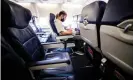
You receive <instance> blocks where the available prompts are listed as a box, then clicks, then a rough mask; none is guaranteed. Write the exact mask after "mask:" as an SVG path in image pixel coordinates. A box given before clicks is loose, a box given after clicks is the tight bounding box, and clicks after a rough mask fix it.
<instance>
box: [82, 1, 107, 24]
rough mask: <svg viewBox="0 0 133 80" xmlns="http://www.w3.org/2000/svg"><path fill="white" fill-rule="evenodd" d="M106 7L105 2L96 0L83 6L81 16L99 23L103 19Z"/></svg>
mask: <svg viewBox="0 0 133 80" xmlns="http://www.w3.org/2000/svg"><path fill="white" fill-rule="evenodd" d="M105 7H106V3H105V2H103V1H95V2H93V3H91V4H88V5H87V6H85V7H84V8H83V10H82V13H81V17H82V18H84V20H85V19H86V20H87V21H88V22H90V23H97V22H99V21H100V20H101V19H102V16H103V13H104V9H105Z"/></svg>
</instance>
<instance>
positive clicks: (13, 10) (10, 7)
mask: <svg viewBox="0 0 133 80" xmlns="http://www.w3.org/2000/svg"><path fill="white" fill-rule="evenodd" d="M4 9H6V11H5V13H4V16H5V17H6V19H8V20H9V22H10V23H9V24H10V26H8V27H17V28H20V29H23V28H25V27H26V26H28V24H29V21H30V20H31V12H30V10H28V9H26V8H24V7H22V6H20V5H18V4H15V3H13V2H11V1H5V6H4Z"/></svg>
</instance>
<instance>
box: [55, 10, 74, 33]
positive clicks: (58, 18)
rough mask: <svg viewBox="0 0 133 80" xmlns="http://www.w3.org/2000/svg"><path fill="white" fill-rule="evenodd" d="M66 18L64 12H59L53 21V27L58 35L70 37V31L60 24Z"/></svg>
mask: <svg viewBox="0 0 133 80" xmlns="http://www.w3.org/2000/svg"><path fill="white" fill-rule="evenodd" d="M66 17H67V14H66V12H65V11H60V12H59V14H57V15H56V20H55V26H56V28H57V31H58V33H59V35H62V36H64V35H72V29H64V27H63V25H62V22H64V21H65V19H66Z"/></svg>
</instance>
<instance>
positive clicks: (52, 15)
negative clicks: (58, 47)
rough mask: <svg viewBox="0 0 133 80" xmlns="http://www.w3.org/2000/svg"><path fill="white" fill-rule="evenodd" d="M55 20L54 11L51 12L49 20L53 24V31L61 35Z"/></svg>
mask: <svg viewBox="0 0 133 80" xmlns="http://www.w3.org/2000/svg"><path fill="white" fill-rule="evenodd" d="M54 20H55V15H54V14H53V13H50V20H49V23H50V26H51V28H52V30H53V32H54V33H56V35H58V36H59V33H58V31H57V29H56V26H55V22H54Z"/></svg>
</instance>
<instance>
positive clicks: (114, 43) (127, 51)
mask: <svg viewBox="0 0 133 80" xmlns="http://www.w3.org/2000/svg"><path fill="white" fill-rule="evenodd" d="M125 30H126V31H125ZM100 37H101V38H100V39H101V50H102V52H103V54H104V55H105V56H106V57H107V58H109V60H111V61H112V62H113V63H115V64H117V66H118V67H120V68H121V69H123V70H124V71H126V72H127V73H130V74H132V75H133V0H109V2H108V4H107V7H106V9H105V12H104V15H103V19H102V21H101V27H100Z"/></svg>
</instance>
